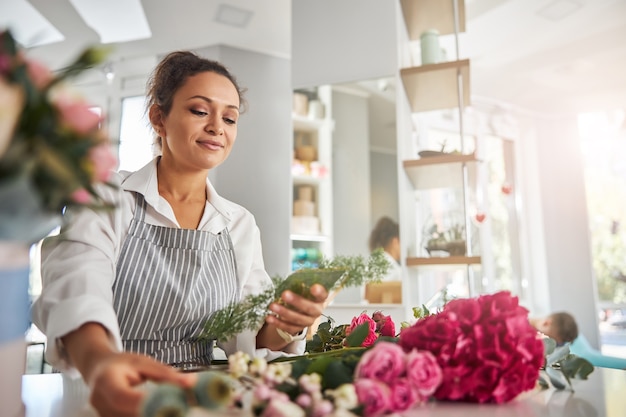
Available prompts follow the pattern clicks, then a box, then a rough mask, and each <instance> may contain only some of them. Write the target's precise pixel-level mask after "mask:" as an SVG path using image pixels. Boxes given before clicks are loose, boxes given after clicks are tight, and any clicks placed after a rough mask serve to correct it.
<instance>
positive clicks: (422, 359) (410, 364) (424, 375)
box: [406, 349, 443, 398]
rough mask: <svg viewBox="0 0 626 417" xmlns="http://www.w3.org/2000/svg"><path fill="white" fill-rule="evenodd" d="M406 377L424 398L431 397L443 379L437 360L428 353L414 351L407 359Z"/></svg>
mask: <svg viewBox="0 0 626 417" xmlns="http://www.w3.org/2000/svg"><path fill="white" fill-rule="evenodd" d="M406 368H407V369H406V376H407V379H408V380H409V381H410V382H411V384H413V386H414V387H415V389H416V390H417V392H418V393H419V394H420V395H421V396H422V397H423V398H428V397H430V396H431V395H432V394H433V393H434V392H435V390H436V389H437V387H439V384H441V380H442V378H443V376H442V372H441V367H440V366H439V364H438V363H437V358H435V356H434V355H433V354H432V353H430V352H428V351H419V350H417V349H414V350H412V351H410V352H409V353H408V355H407V357H406Z"/></svg>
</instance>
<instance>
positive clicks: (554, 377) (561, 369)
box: [538, 338, 594, 391]
mask: <svg viewBox="0 0 626 417" xmlns="http://www.w3.org/2000/svg"><path fill="white" fill-rule="evenodd" d="M543 346H544V352H545V365H544V366H543V367H542V368H541V371H542V373H541V374H540V375H539V381H538V382H539V385H540V386H541V387H542V388H549V387H550V385H552V386H553V387H554V388H555V389H557V390H563V389H566V388H569V389H570V390H572V391H573V388H572V379H582V380H586V379H587V377H588V376H589V374H591V373H592V372H593V370H594V367H593V365H592V364H591V363H590V362H589V361H587V360H586V359H584V358H581V357H579V356H576V355H573V354H571V353H570V351H569V347H568V346H567V345H565V346H559V347H557V346H556V342H555V341H554V340H553V339H550V338H546V339H543ZM546 376H547V378H546Z"/></svg>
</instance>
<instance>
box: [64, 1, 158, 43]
mask: <svg viewBox="0 0 626 417" xmlns="http://www.w3.org/2000/svg"><path fill="white" fill-rule="evenodd" d="M70 3H72V6H74V8H75V9H76V11H77V12H78V14H79V15H80V17H82V18H83V20H84V21H85V23H86V24H87V26H89V27H90V28H92V29H93V30H95V31H96V33H97V34H98V35H99V36H100V42H102V43H114V42H129V41H136V40H139V39H147V38H150V37H151V36H152V32H151V31H150V26H149V25H148V20H147V19H146V14H145V13H144V11H143V6H142V5H141V1H140V0H106V1H101V0H70Z"/></svg>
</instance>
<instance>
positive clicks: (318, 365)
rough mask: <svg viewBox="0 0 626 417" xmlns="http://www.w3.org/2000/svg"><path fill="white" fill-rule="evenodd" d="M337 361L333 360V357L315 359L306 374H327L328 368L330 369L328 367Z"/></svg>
mask: <svg viewBox="0 0 626 417" xmlns="http://www.w3.org/2000/svg"><path fill="white" fill-rule="evenodd" d="M335 360H337V359H336V358H333V357H332V356H320V357H318V358H315V359H314V360H313V361H311V363H310V364H309V366H308V367H307V369H306V373H307V374H312V373H317V374H320V375H324V373H325V372H326V367H328V365H329V364H330V363H331V362H333V361H335Z"/></svg>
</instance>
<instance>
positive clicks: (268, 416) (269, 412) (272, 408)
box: [261, 398, 305, 417]
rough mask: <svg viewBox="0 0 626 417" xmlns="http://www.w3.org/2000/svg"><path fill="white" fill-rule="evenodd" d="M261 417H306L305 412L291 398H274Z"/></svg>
mask: <svg viewBox="0 0 626 417" xmlns="http://www.w3.org/2000/svg"><path fill="white" fill-rule="evenodd" d="M261 417H305V412H304V410H303V409H302V408H300V407H299V406H298V405H297V404H296V403H294V402H291V401H289V398H287V399H282V398H273V399H271V400H270V402H269V403H268V404H267V405H266V406H265V408H264V409H263V413H262V414H261Z"/></svg>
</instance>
